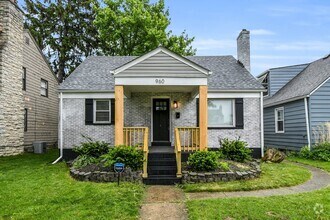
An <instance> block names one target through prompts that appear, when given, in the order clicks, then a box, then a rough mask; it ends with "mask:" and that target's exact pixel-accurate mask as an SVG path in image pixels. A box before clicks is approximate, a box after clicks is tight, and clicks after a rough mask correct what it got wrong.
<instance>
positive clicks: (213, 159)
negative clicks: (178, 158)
mask: <svg viewBox="0 0 330 220" xmlns="http://www.w3.org/2000/svg"><path fill="white" fill-rule="evenodd" d="M218 159H219V155H218V154H217V153H216V152H213V151H196V152H194V153H192V154H190V155H189V157H188V162H187V164H188V166H189V167H191V169H192V170H193V171H213V170H216V169H217V168H218V165H219V164H218Z"/></svg>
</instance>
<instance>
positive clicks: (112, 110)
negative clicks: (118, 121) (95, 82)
mask: <svg viewBox="0 0 330 220" xmlns="http://www.w3.org/2000/svg"><path fill="white" fill-rule="evenodd" d="M111 124H113V125H114V124H115V99H111Z"/></svg>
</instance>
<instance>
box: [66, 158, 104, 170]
mask: <svg viewBox="0 0 330 220" xmlns="http://www.w3.org/2000/svg"><path fill="white" fill-rule="evenodd" d="M99 161H100V159H99V158H95V157H91V156H88V155H79V156H78V157H77V158H76V159H75V160H74V161H73V163H72V166H73V167H74V168H82V167H85V166H88V165H91V164H98V163H99Z"/></svg>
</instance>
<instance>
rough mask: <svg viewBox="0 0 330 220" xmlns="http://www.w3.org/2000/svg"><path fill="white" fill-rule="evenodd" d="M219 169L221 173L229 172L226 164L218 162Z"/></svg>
mask: <svg viewBox="0 0 330 220" xmlns="http://www.w3.org/2000/svg"><path fill="white" fill-rule="evenodd" d="M219 168H220V169H221V170H223V171H229V164H228V163H227V162H219Z"/></svg>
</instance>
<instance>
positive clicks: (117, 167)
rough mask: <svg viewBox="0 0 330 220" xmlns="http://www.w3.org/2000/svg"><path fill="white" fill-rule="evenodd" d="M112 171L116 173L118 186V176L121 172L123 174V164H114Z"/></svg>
mask: <svg viewBox="0 0 330 220" xmlns="http://www.w3.org/2000/svg"><path fill="white" fill-rule="evenodd" d="M113 169H114V171H115V172H116V173H117V176H118V186H119V181H120V174H121V173H122V172H124V169H125V164H123V163H115V164H114V165H113Z"/></svg>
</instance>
